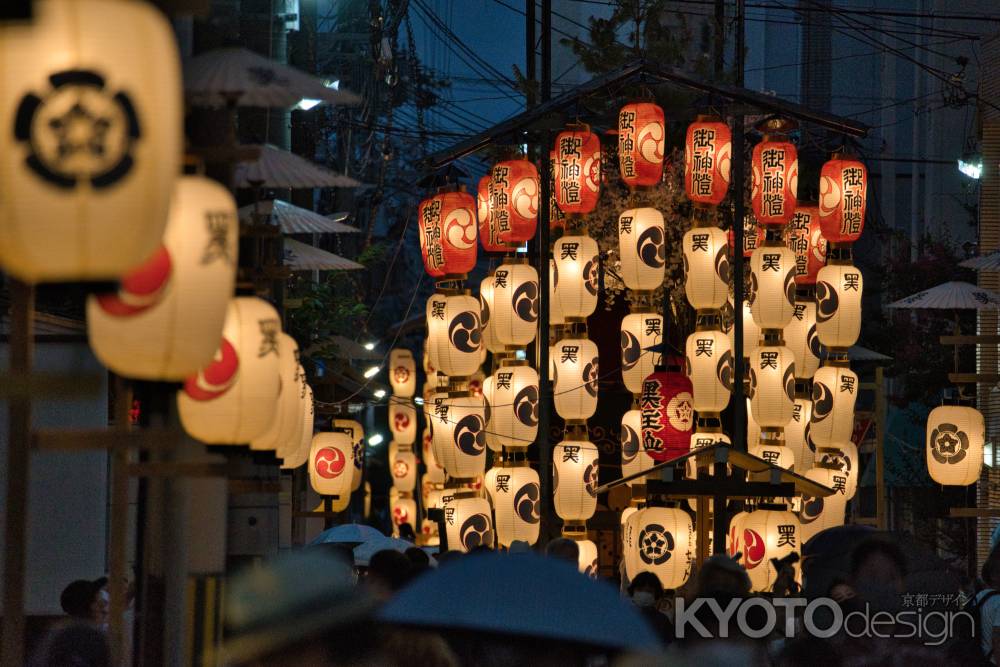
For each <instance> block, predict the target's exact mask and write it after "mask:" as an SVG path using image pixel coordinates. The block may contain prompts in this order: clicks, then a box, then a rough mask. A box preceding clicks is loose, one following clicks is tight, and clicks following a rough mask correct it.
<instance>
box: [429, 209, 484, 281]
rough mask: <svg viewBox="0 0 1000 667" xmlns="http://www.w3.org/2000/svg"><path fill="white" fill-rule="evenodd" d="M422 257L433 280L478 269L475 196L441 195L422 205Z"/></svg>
mask: <svg viewBox="0 0 1000 667" xmlns="http://www.w3.org/2000/svg"><path fill="white" fill-rule="evenodd" d="M417 218H418V220H419V222H420V253H421V255H423V258H424V268H425V269H426V270H427V273H428V275H430V276H431V277H432V278H443V277H445V276H454V275H461V274H465V273H468V272H469V271H471V270H472V267H474V266H475V265H476V236H478V234H477V233H476V202H475V201H474V200H473V199H472V195H470V194H468V193H466V192H461V191H456V192H441V193H438V194H436V195H434V196H433V197H429V198H428V199H425V200H423V201H422V202H420V208H419V210H418V212H417Z"/></svg>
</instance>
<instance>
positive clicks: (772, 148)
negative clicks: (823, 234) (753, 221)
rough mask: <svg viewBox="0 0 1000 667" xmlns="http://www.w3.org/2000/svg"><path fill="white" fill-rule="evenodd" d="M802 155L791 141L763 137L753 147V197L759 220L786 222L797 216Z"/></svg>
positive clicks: (766, 222) (776, 223)
mask: <svg viewBox="0 0 1000 667" xmlns="http://www.w3.org/2000/svg"><path fill="white" fill-rule="evenodd" d="M798 191H799V154H798V151H796V150H795V144H793V143H792V142H790V141H784V140H774V139H769V138H768V137H766V136H765V137H764V140H763V141H762V142H760V143H759V144H757V145H756V146H754V149H753V197H752V199H751V200H750V201H751V205H752V207H753V214H754V216H755V217H756V218H757V222H759V223H761V224H765V225H784V224H786V223H787V222H788V221H789V220H791V219H792V216H793V215H795V207H796V196H797V193H798Z"/></svg>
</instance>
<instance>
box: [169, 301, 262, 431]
mask: <svg viewBox="0 0 1000 667" xmlns="http://www.w3.org/2000/svg"><path fill="white" fill-rule="evenodd" d="M280 334H281V319H280V318H279V317H278V313H277V312H276V311H275V310H274V308H273V307H272V306H271V304H269V303H267V302H266V301H264V300H262V299H258V298H255V297H237V298H235V299H233V300H231V301H230V302H229V309H228V311H227V313H226V323H225V325H224V326H223V328H222V339H221V340H220V341H219V342H218V350H217V351H216V353H215V357H214V358H213V359H212V361H211V362H210V363H209V364H208V365H206V366H205V367H203V368H202V369H201V370H199V371H198V372H197V373H195V374H194V375H192V376H190V377H188V378H187V379H186V380H185V381H184V386H183V388H182V389H181V390H180V391H179V392H177V409H178V413H179V416H180V420H181V425H182V426H183V427H184V430H185V431H186V432H187V433H188V435H190V436H191V437H192V438H195V439H196V440H200V441H202V442H204V443H206V444H212V445H238V444H244V443H248V442H250V441H251V440H253V439H254V438H256V437H258V436H259V435H261V434H263V433H264V432H265V431H266V430H267V429H268V428H269V427H270V426H271V420H272V419H273V418H274V415H275V412H276V408H277V404H278V394H279V392H280V386H281V378H280V375H279V367H280V363H279V359H278V355H279V351H278V346H279V335H280Z"/></svg>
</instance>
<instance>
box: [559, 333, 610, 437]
mask: <svg viewBox="0 0 1000 667" xmlns="http://www.w3.org/2000/svg"><path fill="white" fill-rule="evenodd" d="M580 328H581V327H580V326H579V325H577V326H576V330H577V332H576V333H574V332H569V333H567V335H566V336H565V337H564V338H562V339H560V340H559V342H558V343H556V344H555V346H554V348H555V349H554V350H553V357H552V364H551V365H552V371H553V372H552V392H553V397H552V399H553V403H554V404H555V409H556V412H557V413H558V414H559V416H560V417H562V418H563V419H565V420H567V421H573V422H583V421H586V420H587V419H589V418H590V417H592V416H593V414H594V412H595V411H596V410H597V390H598V381H599V378H600V369H599V365H598V352H597V345H596V344H595V343H594V342H593V341H591V340H589V339H588V338H586V331H585V330H584V331H582V332H579V330H580Z"/></svg>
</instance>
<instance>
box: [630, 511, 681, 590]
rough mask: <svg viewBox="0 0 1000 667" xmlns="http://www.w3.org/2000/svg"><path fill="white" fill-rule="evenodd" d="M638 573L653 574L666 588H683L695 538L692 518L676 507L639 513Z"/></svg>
mask: <svg viewBox="0 0 1000 667" xmlns="http://www.w3.org/2000/svg"><path fill="white" fill-rule="evenodd" d="M636 515H637V519H636V521H635V531H636V536H635V542H634V547H633V548H634V549H635V556H634V558H633V562H634V563H635V571H634V572H633V574H632V577H631V578H633V579H634V578H635V575H637V574H639V573H640V572H652V573H653V574H655V575H656V578H657V579H659V580H660V584H661V585H662V586H663V588H665V589H666V588H671V589H675V588H680V587H681V586H682V585H684V582H686V581H687V579H688V577H689V576H690V575H691V567H692V565H693V564H694V557H695V535H694V525H693V523H692V522H691V516H690V515H689V514H688V513H687V512H685V511H684V510H682V509H679V508H676V507H647V508H645V509H641V510H639V511H638V512H636Z"/></svg>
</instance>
